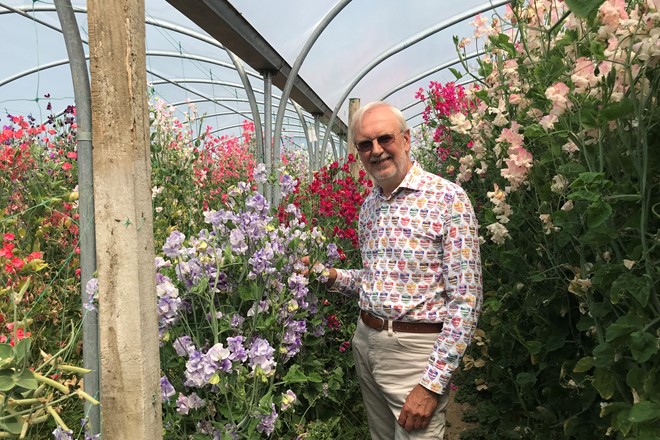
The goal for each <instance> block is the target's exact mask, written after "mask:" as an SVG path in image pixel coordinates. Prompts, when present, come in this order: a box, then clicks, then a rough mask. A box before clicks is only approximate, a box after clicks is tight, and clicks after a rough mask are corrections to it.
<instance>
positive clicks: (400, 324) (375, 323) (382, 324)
mask: <svg viewBox="0 0 660 440" xmlns="http://www.w3.org/2000/svg"><path fill="white" fill-rule="evenodd" d="M360 318H362V322H364V325H366V326H367V327H371V328H372V329H374V330H379V331H380V330H387V329H388V321H387V319H384V318H381V317H380V316H376V315H373V314H371V313H369V312H365V311H364V310H360ZM392 331H395V332H403V333H440V332H441V331H442V323H432V322H406V321H392Z"/></svg>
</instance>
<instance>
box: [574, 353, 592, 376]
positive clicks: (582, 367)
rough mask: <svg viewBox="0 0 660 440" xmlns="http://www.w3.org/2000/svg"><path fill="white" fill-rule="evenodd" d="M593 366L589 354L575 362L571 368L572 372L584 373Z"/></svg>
mask: <svg viewBox="0 0 660 440" xmlns="http://www.w3.org/2000/svg"><path fill="white" fill-rule="evenodd" d="M593 367H594V358H593V357H591V356H585V357H583V358H582V359H580V360H579V361H577V363H576V364H575V367H574V368H573V372H574V373H584V372H587V371H589V370H591V369H592V368H593Z"/></svg>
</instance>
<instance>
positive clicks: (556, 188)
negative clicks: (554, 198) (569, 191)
mask: <svg viewBox="0 0 660 440" xmlns="http://www.w3.org/2000/svg"><path fill="white" fill-rule="evenodd" d="M568 184H569V182H568V179H567V178H566V177H565V176H564V175H563V174H557V175H556V176H555V177H553V178H552V185H550V191H552V192H553V193H557V194H563V193H564V191H566V188H568Z"/></svg>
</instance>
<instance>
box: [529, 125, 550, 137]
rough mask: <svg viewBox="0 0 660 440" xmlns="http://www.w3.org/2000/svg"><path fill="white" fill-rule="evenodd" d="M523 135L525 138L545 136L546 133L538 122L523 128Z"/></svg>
mask: <svg viewBox="0 0 660 440" xmlns="http://www.w3.org/2000/svg"><path fill="white" fill-rule="evenodd" d="M524 135H525V137H526V138H537V137H542V136H546V135H547V133H546V132H545V130H544V129H543V127H541V125H540V124H531V125H528V126H527V127H526V128H525V131H524Z"/></svg>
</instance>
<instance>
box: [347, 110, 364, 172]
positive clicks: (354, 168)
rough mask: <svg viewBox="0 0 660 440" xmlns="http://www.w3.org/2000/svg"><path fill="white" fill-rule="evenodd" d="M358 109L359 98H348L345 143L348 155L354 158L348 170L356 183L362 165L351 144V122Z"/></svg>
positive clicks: (352, 134)
mask: <svg viewBox="0 0 660 440" xmlns="http://www.w3.org/2000/svg"><path fill="white" fill-rule="evenodd" d="M359 108H360V98H350V99H349V100H348V136H347V137H348V139H347V141H346V144H347V145H346V151H347V153H348V154H352V155H353V156H354V157H355V162H354V163H352V164H350V165H349V170H350V171H351V176H353V179H355V181H356V182H357V180H358V178H359V177H360V169H362V164H361V163H360V155H359V154H358V151H357V149H356V148H355V145H354V143H353V136H354V133H353V127H352V125H353V124H352V123H351V121H352V120H353V115H354V114H355V112H356V111H358V109H359Z"/></svg>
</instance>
